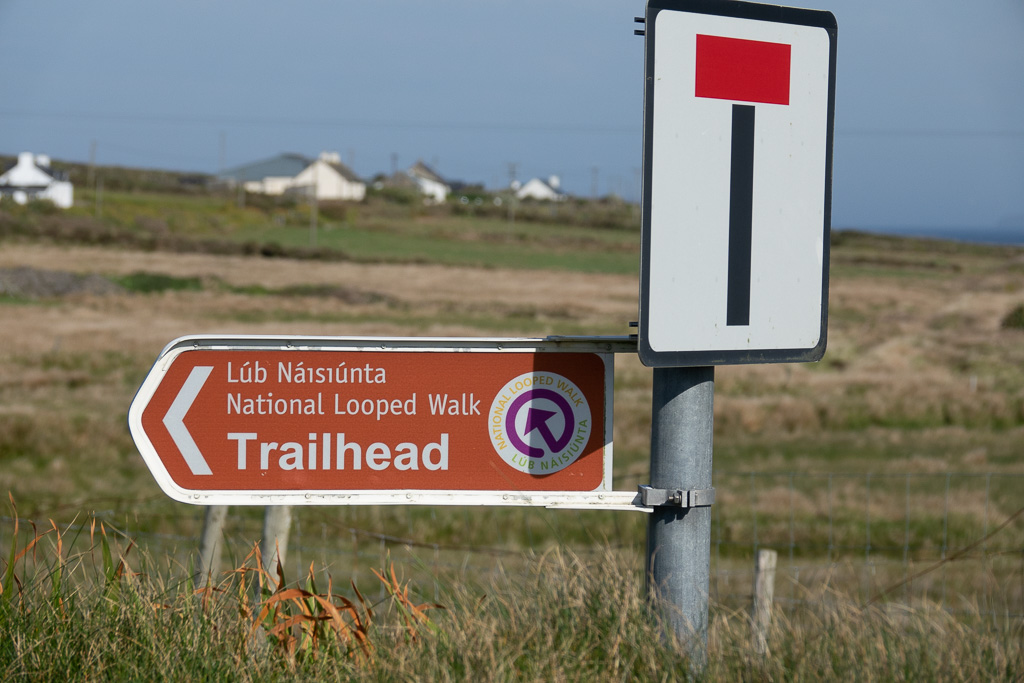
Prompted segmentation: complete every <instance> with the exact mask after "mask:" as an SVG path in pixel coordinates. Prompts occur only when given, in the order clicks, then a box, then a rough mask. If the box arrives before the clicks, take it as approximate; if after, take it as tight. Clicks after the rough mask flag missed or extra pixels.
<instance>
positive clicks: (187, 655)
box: [0, 523, 1024, 681]
mask: <svg viewBox="0 0 1024 683" xmlns="http://www.w3.org/2000/svg"><path fill="white" fill-rule="evenodd" d="M11 537H12V539H13V540H12V541H11V546H10V549H9V552H8V553H7V557H6V560H4V561H3V572H2V573H0V577H2V579H0V580H2V583H0V587H2V589H3V592H2V593H0V631H2V632H3V633H4V634H5V636H6V637H5V638H3V639H0V675H2V676H3V678H4V680H53V679H54V678H57V677H59V678H60V679H61V680H67V681H78V680H125V679H142V678H144V679H147V680H186V679H187V680H197V679H202V680H206V679H216V680H230V681H234V680H240V681H244V680H296V679H316V680H341V679H344V680H355V681H362V680H367V681H369V680H381V679H387V680H396V679H410V680H411V679H416V680H450V681H512V680H596V681H617V680H631V681H633V680H635V681H662V680H693V679H696V680H708V681H712V680H738V679H742V680H752V679H756V680H766V679H767V680H773V679H777V678H783V679H799V680H811V681H818V680H821V681H824V680H835V679H836V678H841V677H843V678H845V677H847V676H849V675H851V674H852V673H853V672H856V675H857V676H858V677H859V678H864V679H867V680H876V679H884V680H893V679H908V678H909V679H915V680H934V679H941V680H978V679H983V680H992V681H1003V680H1006V681H1011V680H1017V679H1019V677H1020V676H1021V675H1024V648H1022V645H1021V640H1020V638H1019V633H1015V632H1014V631H1013V630H1012V629H1009V628H1005V627H1000V626H998V625H993V624H992V623H991V622H989V621H987V620H985V619H984V618H982V616H981V615H980V613H978V612H977V611H975V612H971V611H968V612H967V613H966V614H963V615H961V616H953V615H951V614H949V613H948V612H946V611H944V610H942V609H939V608H937V607H936V606H934V605H931V604H922V605H919V606H916V607H909V606H898V605H893V604H890V603H886V602H876V603H869V604H864V603H862V602H859V601H856V600H852V599H850V598H849V597H847V596H845V595H843V594H841V593H837V592H835V591H833V590H829V589H824V590H823V591H822V592H821V593H819V594H817V595H814V596H811V595H806V596H804V597H808V598H813V599H812V600H808V601H806V602H805V603H804V604H805V605H806V606H804V607H799V608H797V609H794V610H790V611H781V610H777V611H776V612H775V614H774V621H773V626H772V628H771V630H770V631H769V633H768V638H767V643H768V647H769V650H768V653H767V654H765V655H759V654H755V652H754V651H753V649H752V639H751V631H750V622H749V617H748V613H747V612H746V611H745V610H735V609H731V608H728V607H725V606H724V605H720V604H717V603H712V605H711V608H710V623H709V629H708V649H707V659H706V663H705V667H704V668H703V670H701V669H700V668H699V667H695V666H694V665H693V664H692V663H691V662H690V661H689V660H688V658H687V652H688V650H687V648H686V647H685V646H684V645H681V644H679V643H675V642H672V641H667V640H665V639H663V638H662V637H660V627H659V626H658V619H657V617H656V616H655V615H654V614H652V612H651V609H650V608H649V606H648V604H647V602H646V600H645V598H644V596H643V594H642V591H641V590H640V587H639V585H640V582H639V581H638V580H637V579H638V567H637V566H636V563H635V558H634V559H631V558H628V557H626V556H623V555H622V554H620V553H616V552H615V551H611V550H608V551H606V552H605V554H604V557H603V558H602V559H601V560H599V561H597V562H594V561H588V560H586V559H584V558H582V557H580V556H576V555H573V554H571V553H567V552H561V551H552V552H550V553H546V554H543V555H541V556H538V557H534V558H532V559H529V560H528V561H527V562H526V563H525V564H524V567H523V570H522V571H521V572H515V573H512V574H506V573H502V574H500V575H498V576H497V577H496V578H494V579H492V580H491V581H489V582H488V583H485V584H480V583H474V582H467V581H464V580H453V577H451V576H448V577H436V578H438V579H439V580H440V581H441V584H442V585H441V588H440V591H439V593H440V596H439V598H438V599H437V600H433V599H427V598H425V597H423V596H422V595H420V594H419V591H418V588H417V586H416V585H415V584H414V583H413V582H412V581H409V580H407V579H404V578H401V577H400V575H399V573H398V572H397V571H396V569H395V567H394V565H393V564H391V563H389V562H385V566H384V568H383V569H381V570H380V571H373V572H368V573H367V574H368V575H369V576H368V579H369V578H370V577H372V582H373V583H376V584H377V585H378V586H380V587H381V588H382V589H383V592H382V597H380V598H377V599H374V598H370V597H367V596H369V595H372V593H371V592H370V588H371V587H370V585H369V584H364V585H363V586H362V588H360V587H359V586H358V585H357V584H356V583H354V582H353V583H349V582H343V581H339V582H337V583H335V582H334V580H333V579H332V578H331V576H330V573H329V572H328V571H326V569H325V568H320V569H315V568H314V567H313V566H312V565H311V566H310V567H309V570H308V571H307V573H306V575H305V577H304V578H303V579H302V580H300V581H297V582H289V581H288V580H287V578H286V577H285V576H284V572H283V570H282V569H281V568H280V567H278V568H277V570H276V571H275V572H271V573H268V572H265V571H263V570H262V568H261V564H260V558H259V555H258V552H256V551H254V552H253V553H251V554H250V555H249V556H248V557H247V558H245V559H244V560H243V561H242V562H241V563H240V564H239V565H238V566H237V567H236V568H233V569H231V570H229V571H227V572H224V573H223V574H221V575H219V576H217V577H212V578H213V580H212V581H210V582H208V583H207V582H200V583H194V582H193V580H192V577H191V575H190V574H189V570H188V569H187V568H186V567H181V566H169V565H167V564H165V563H163V562H162V561H161V560H160V558H155V557H151V556H148V555H147V554H146V553H145V551H140V550H138V549H136V548H134V547H133V546H132V545H131V544H125V543H124V542H123V541H122V540H121V539H120V537H119V536H118V535H117V533H116V532H115V530H113V529H109V530H108V528H107V527H106V526H104V525H102V524H96V523H90V524H87V525H81V526H79V527H77V529H67V530H63V531H62V530H61V528H60V527H58V526H56V525H52V526H51V527H50V528H48V529H45V530H32V532H31V533H28V534H26V533H24V532H20V533H19V530H18V529H14V533H13V534H12V536H11Z"/></svg>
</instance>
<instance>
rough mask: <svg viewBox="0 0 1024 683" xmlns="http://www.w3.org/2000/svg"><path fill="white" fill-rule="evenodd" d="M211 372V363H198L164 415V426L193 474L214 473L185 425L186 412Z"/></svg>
mask: <svg viewBox="0 0 1024 683" xmlns="http://www.w3.org/2000/svg"><path fill="white" fill-rule="evenodd" d="M211 372H213V367H212V366H209V365H197V366H196V367H194V368H192V372H190V373H189V375H188V379H186V380H185V383H184V384H182V385H181V391H179V392H178V395H177V396H175V397H174V402H173V403H171V407H170V408H169V409H168V410H167V414H166V415H164V426H165V427H167V431H168V433H170V435H171V439H172V440H173V441H174V445H175V446H177V447H178V450H179V451H181V455H182V456H183V457H184V458H185V463H186V464H187V465H188V468H189V469H190V470H192V474H213V471H212V470H210V466H209V465H208V464H207V463H206V459H205V458H204V457H203V454H202V453H200V452H199V446H197V445H196V441H195V439H193V438H192V435H191V434H189V431H188V429H187V428H186V427H185V414H186V413H187V412H188V409H189V408H191V407H192V403H193V402H194V401H195V400H196V396H198V395H199V392H200V391H201V390H202V388H203V385H204V384H206V380H207V379H209V377H210V373H211Z"/></svg>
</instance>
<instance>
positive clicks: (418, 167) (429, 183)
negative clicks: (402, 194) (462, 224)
mask: <svg viewBox="0 0 1024 683" xmlns="http://www.w3.org/2000/svg"><path fill="white" fill-rule="evenodd" d="M406 173H407V174H408V175H409V177H410V178H412V179H413V180H414V181H416V185H417V186H419V188H420V193H421V194H423V195H424V196H425V197H428V198H429V199H430V200H432V201H434V202H437V203H438V204H443V203H444V202H445V200H447V199H448V193H449V192H451V191H452V188H451V185H449V184H448V183H447V182H445V180H444V178H442V177H441V176H440V175H439V174H438V173H437V172H436V171H435V170H434V169H432V168H430V167H429V166H427V165H426V164H425V163H423V162H422V161H417V162H416V163H415V164H413V166H412V168H410V169H409V170H408V171H406Z"/></svg>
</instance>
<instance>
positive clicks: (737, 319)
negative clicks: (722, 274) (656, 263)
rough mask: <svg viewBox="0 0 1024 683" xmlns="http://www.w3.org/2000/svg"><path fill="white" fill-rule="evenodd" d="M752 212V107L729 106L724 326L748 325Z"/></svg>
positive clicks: (741, 105) (743, 105) (742, 105)
mask: <svg viewBox="0 0 1024 683" xmlns="http://www.w3.org/2000/svg"><path fill="white" fill-rule="evenodd" d="M753 213H754V107H753V106H751V105H749V104H734V105H732V173H731V177H730V182H729V280H728V289H727V291H726V297H727V298H726V310H725V324H726V325H749V324H750V240H751V225H752V223H753Z"/></svg>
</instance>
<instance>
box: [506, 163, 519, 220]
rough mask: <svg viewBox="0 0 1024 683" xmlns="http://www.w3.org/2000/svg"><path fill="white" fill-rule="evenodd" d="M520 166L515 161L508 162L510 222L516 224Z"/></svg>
mask: <svg viewBox="0 0 1024 683" xmlns="http://www.w3.org/2000/svg"><path fill="white" fill-rule="evenodd" d="M518 166H519V164H518V163H517V162H515V161H510V162H508V189H509V196H508V222H509V223H510V224H515V222H516V200H517V199H518V197H517V196H516V192H518V188H517V187H516V169H517V168H518Z"/></svg>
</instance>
